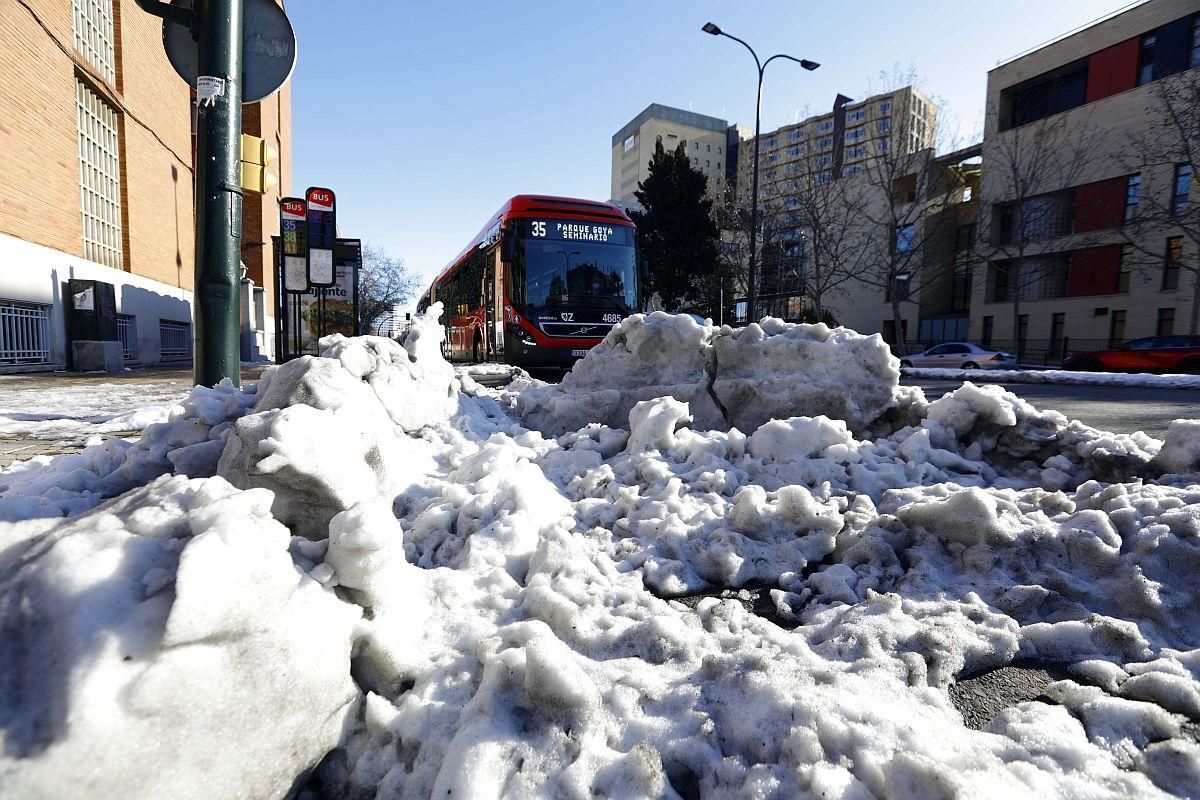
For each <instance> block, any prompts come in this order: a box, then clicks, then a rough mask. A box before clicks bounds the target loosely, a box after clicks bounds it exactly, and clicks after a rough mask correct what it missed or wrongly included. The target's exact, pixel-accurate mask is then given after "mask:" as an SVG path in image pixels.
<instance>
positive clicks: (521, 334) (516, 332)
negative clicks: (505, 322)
mask: <svg viewBox="0 0 1200 800" xmlns="http://www.w3.org/2000/svg"><path fill="white" fill-rule="evenodd" d="M508 333H509V335H510V336H512V337H513V338H515V339H516V340H517V341H518V342H520V343H521V344H523V345H525V346H526V347H537V346H538V344H537V342H536V341H535V340H534V338H533V334H531V333H530V332H529V331H527V330H525V329H524V328H522V327H521V326H519V325H511V324H510V325H509V326H508Z"/></svg>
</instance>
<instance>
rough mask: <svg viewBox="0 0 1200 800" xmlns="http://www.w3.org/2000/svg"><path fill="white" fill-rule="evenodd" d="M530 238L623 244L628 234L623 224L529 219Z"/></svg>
mask: <svg viewBox="0 0 1200 800" xmlns="http://www.w3.org/2000/svg"><path fill="white" fill-rule="evenodd" d="M528 225H529V237H530V238H531V239H557V240H562V241H571V242H601V243H613V244H625V243H626V241H627V237H628V234H627V233H626V231H627V230H628V228H626V227H625V226H623V225H619V226H618V225H606V224H604V223H602V222H575V221H574V220H558V219H531V220H529V221H528Z"/></svg>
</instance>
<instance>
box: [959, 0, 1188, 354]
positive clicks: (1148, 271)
mask: <svg viewBox="0 0 1200 800" xmlns="http://www.w3.org/2000/svg"><path fill="white" fill-rule="evenodd" d="M1198 12H1200V5H1198V4H1197V3H1196V2H1195V0H1151V2H1147V3H1144V4H1142V5H1138V6H1136V7H1133V8H1130V9H1128V10H1126V11H1124V12H1122V13H1120V14H1117V15H1115V16H1112V17H1110V18H1108V19H1105V20H1102V21H1100V22H1098V23H1096V24H1094V25H1091V26H1089V27H1088V28H1086V29H1084V30H1081V31H1079V32H1077V33H1074V34H1072V35H1069V36H1066V37H1064V38H1062V39H1060V40H1058V41H1055V42H1053V43H1051V44H1049V45H1046V46H1044V47H1041V48H1039V49H1037V50H1035V51H1033V52H1030V53H1028V54H1025V55H1022V56H1020V57H1018V58H1015V59H1013V60H1011V61H1009V62H1008V63H1005V64H1003V65H1001V66H999V67H997V68H996V69H993V70H992V71H991V72H989V73H988V84H987V113H986V128H985V135H984V143H983V163H984V173H983V182H982V187H981V194H982V199H981V211H980V236H979V244H978V249H977V270H976V280H975V281H974V287H973V296H972V302H971V316H970V336H971V338H972V339H974V340H978V341H982V342H985V343H987V342H997V343H999V344H1000V345H1001V346H1005V347H1011V346H1014V342H1015V340H1018V339H1019V340H1022V341H1024V342H1025V346H1026V350H1028V351H1029V352H1033V353H1038V352H1041V353H1042V354H1043V356H1044V357H1045V359H1046V361H1047V363H1055V362H1056V361H1057V360H1058V359H1061V357H1062V356H1063V354H1065V353H1070V352H1077V351H1080V350H1087V349H1097V348H1103V347H1106V346H1109V345H1110V344H1113V343H1117V342H1120V341H1122V340H1127V339H1134V338H1139V337H1147V336H1165V335H1170V334H1179V333H1188V332H1189V329H1190V327H1191V325H1190V322H1191V318H1192V312H1193V304H1194V302H1196V301H1197V300H1198V299H1200V298H1197V292H1198V291H1200V287H1198V286H1197V282H1196V270H1197V259H1200V252H1198V245H1200V242H1198V240H1197V236H1196V231H1197V230H1198V228H1200V226H1197V224H1196V218H1197V213H1198V212H1197V205H1198V204H1197V198H1196V197H1195V193H1196V191H1197V185H1196V165H1195V163H1194V161H1195V153H1196V150H1195V149H1194V148H1195V146H1196V144H1197V143H1196V142H1195V141H1193V142H1192V148H1193V149H1192V150H1191V154H1192V155H1191V157H1189V156H1188V155H1187V153H1186V152H1185V148H1184V147H1183V146H1182V140H1180V138H1179V135H1178V134H1179V131H1178V128H1177V126H1174V125H1173V124H1172V122H1171V119H1170V118H1171V115H1170V114H1168V113H1167V110H1166V106H1165V105H1164V98H1165V97H1166V96H1168V95H1175V96H1176V97H1178V93H1179V91H1180V90H1182V89H1186V88H1187V87H1188V86H1191V87H1193V90H1192V91H1193V94H1192V97H1193V98H1200V86H1198V85H1197V84H1198V83H1200V13H1198ZM1192 103H1193V105H1192V106H1191V107H1190V108H1187V109H1182V110H1183V112H1184V114H1183V119H1184V121H1185V124H1186V121H1188V120H1190V121H1191V122H1190V124H1191V125H1193V126H1194V124H1195V122H1194V120H1195V119H1196V117H1197V115H1200V104H1196V103H1195V100H1193V101H1192ZM1192 135H1193V136H1194V135H1195V129H1194V127H1193V130H1192ZM1014 300H1016V301H1017V302H1015V303H1014Z"/></svg>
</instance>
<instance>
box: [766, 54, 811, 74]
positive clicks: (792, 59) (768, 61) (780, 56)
mask: <svg viewBox="0 0 1200 800" xmlns="http://www.w3.org/2000/svg"><path fill="white" fill-rule="evenodd" d="M777 58H786V59H787V60H788V61H795V62H796V63H797V64H799V65H800V66H802V67H803V66H804V60H803V59H800V58H796V57H795V56H789V55H788V54H787V53H776V54H775V55H773V56H771V57H770V58H768V59H767V60H766V61H764V62H763V63H762V67H760V69H763V70H766V68H767V64H770V63H771V62H772V61H774V60H775V59H777ZM806 69H807V67H806Z"/></svg>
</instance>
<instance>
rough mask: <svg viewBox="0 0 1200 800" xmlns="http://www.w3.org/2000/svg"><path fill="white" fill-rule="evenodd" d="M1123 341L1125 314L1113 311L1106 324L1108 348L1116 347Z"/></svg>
mask: <svg viewBox="0 0 1200 800" xmlns="http://www.w3.org/2000/svg"><path fill="white" fill-rule="evenodd" d="M1123 341H1125V312H1124V311H1114V312H1112V317H1111V318H1110V319H1109V323H1108V346H1109V347H1116V346H1117V345H1119V344H1120V343H1121V342H1123Z"/></svg>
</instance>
